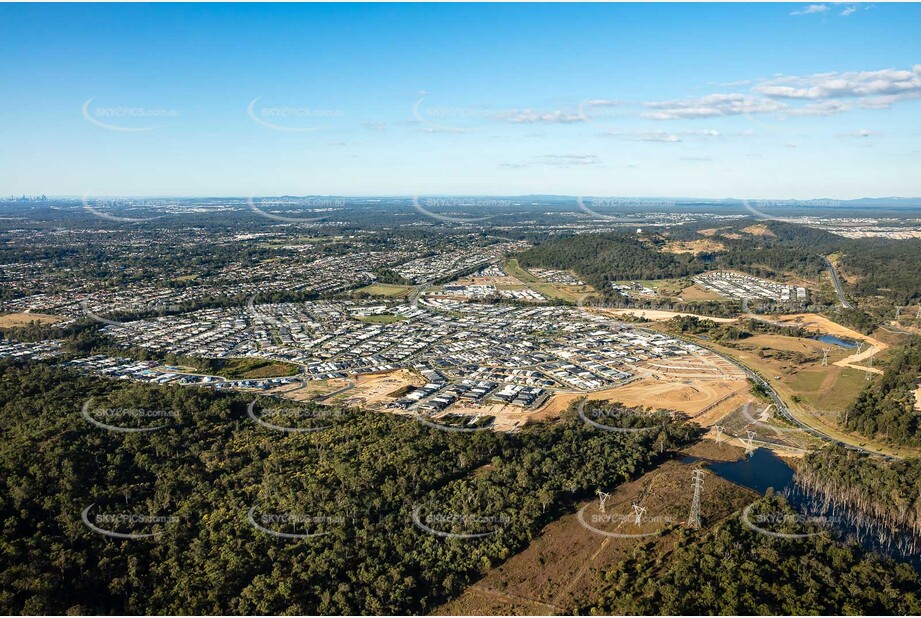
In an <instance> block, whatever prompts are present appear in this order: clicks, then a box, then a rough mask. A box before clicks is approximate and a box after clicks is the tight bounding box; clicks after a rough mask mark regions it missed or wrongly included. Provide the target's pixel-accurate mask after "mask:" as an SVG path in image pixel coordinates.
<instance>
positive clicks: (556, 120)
mask: <svg viewBox="0 0 921 618" xmlns="http://www.w3.org/2000/svg"><path fill="white" fill-rule="evenodd" d="M492 117H493V119H494V120H499V121H502V122H511V123H514V124H531V123H536V122H541V123H548V124H571V123H574V122H583V121H584V120H585V118H584V117H583V116H582V114H576V113H573V112H565V111H562V110H554V111H550V112H537V111H534V110H532V109H521V110H518V109H513V110H508V111H503V112H496V113H495V114H493V116H492Z"/></svg>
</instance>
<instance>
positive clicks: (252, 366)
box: [214, 358, 300, 380]
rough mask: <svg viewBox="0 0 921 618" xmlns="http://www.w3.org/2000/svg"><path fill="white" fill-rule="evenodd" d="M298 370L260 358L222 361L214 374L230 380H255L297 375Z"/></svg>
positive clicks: (297, 368)
mask: <svg viewBox="0 0 921 618" xmlns="http://www.w3.org/2000/svg"><path fill="white" fill-rule="evenodd" d="M299 371H300V368H299V367H298V366H297V365H292V364H291V363H282V362H279V361H270V360H266V359H262V358H230V359H227V360H226V361H223V362H222V363H221V364H220V366H218V367H217V368H216V369H215V370H214V373H215V374H217V375H219V376H223V377H225V378H228V379H230V380H257V379H259V378H280V377H285V376H293V375H297V374H298V372H299Z"/></svg>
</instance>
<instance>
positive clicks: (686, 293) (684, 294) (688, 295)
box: [678, 284, 729, 302]
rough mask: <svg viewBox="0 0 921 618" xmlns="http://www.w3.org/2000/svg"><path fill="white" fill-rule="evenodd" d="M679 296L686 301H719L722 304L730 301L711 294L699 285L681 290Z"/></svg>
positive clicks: (714, 293)
mask: <svg viewBox="0 0 921 618" xmlns="http://www.w3.org/2000/svg"><path fill="white" fill-rule="evenodd" d="M678 295H679V296H680V297H681V298H683V299H684V300H686V301H695V300H717V301H721V302H728V301H729V299H728V298H726V297H725V296H720V295H719V294H717V293H716V292H711V291H710V290H706V289H704V288H702V287H700V286H699V285H697V284H694V285H689V286H688V287H686V288H684V289H683V290H681V292H679V294H678Z"/></svg>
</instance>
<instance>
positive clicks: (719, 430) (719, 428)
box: [713, 425, 725, 444]
mask: <svg viewBox="0 0 921 618" xmlns="http://www.w3.org/2000/svg"><path fill="white" fill-rule="evenodd" d="M713 428H714V429H716V442H717V444H719V443H720V442H722V441H723V429H725V427H723V426H722V425H714V426H713Z"/></svg>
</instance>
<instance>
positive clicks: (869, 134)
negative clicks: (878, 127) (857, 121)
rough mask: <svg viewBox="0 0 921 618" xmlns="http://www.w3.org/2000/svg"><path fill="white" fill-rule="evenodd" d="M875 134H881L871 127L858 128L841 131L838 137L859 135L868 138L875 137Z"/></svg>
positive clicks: (858, 136)
mask: <svg viewBox="0 0 921 618" xmlns="http://www.w3.org/2000/svg"><path fill="white" fill-rule="evenodd" d="M874 135H880V133H878V132H876V131H870V130H869V129H857V130H856V131H851V132H850V133H839V134H838V137H857V138H862V139H866V138H868V137H873V136H874Z"/></svg>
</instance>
